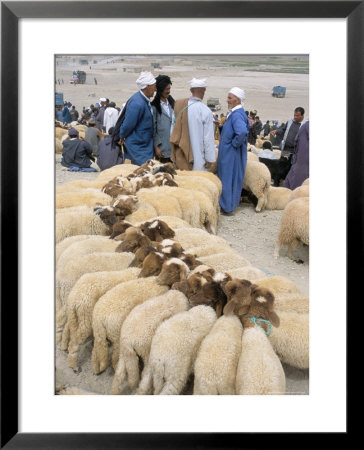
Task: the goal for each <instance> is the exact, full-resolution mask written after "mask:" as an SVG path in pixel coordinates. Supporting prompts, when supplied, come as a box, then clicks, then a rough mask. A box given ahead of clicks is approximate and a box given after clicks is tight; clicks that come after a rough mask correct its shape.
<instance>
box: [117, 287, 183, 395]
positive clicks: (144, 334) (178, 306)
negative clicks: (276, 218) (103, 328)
mask: <svg viewBox="0 0 364 450" xmlns="http://www.w3.org/2000/svg"><path fill="white" fill-rule="evenodd" d="M188 308H189V306H188V301H187V298H186V296H185V295H183V294H182V293H181V292H178V291H175V290H170V291H168V292H166V293H165V294H162V295H159V296H157V297H154V298H151V299H149V300H146V301H145V302H144V303H142V304H141V305H138V306H136V307H135V308H134V309H133V310H132V311H131V313H130V314H129V315H128V317H127V318H126V319H125V321H124V323H123V325H122V327H121V332H120V355H119V362H118V365H117V368H116V370H115V376H114V380H113V384H112V390H111V393H112V394H118V393H119V392H120V386H121V384H122V382H123V381H124V379H125V378H127V381H128V385H129V388H130V389H135V388H136V387H137V386H138V384H139V381H140V375H139V361H138V359H139V358H141V359H142V360H143V362H144V364H146V363H147V361H148V359H149V352H150V346H151V343H152V339H153V336H154V334H155V332H156V330H157V328H158V327H159V325H160V324H161V323H162V322H163V321H164V320H167V319H169V318H170V317H172V316H173V315H175V314H177V313H179V312H182V311H186V310H187V309H188Z"/></svg>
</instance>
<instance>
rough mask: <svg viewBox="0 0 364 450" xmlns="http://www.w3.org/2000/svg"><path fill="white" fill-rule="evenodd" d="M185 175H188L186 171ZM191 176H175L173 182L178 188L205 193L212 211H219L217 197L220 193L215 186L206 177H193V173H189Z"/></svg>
mask: <svg viewBox="0 0 364 450" xmlns="http://www.w3.org/2000/svg"><path fill="white" fill-rule="evenodd" d="M186 173H188V171H186ZM206 173H208V172H206ZM191 174H192V175H193V177H192V176H191V175H185V173H183V175H176V176H175V177H174V180H175V182H176V183H177V184H178V187H180V188H185V189H189V190H191V191H193V193H195V192H203V193H205V194H206V195H207V196H208V197H209V198H210V200H211V202H212V205H213V207H214V209H215V210H216V211H220V207H219V197H220V194H221V192H220V190H219V188H218V187H217V186H216V184H215V183H214V182H212V181H210V180H209V179H207V178H206V177H202V176H197V175H195V171H191ZM213 176H215V175H213Z"/></svg>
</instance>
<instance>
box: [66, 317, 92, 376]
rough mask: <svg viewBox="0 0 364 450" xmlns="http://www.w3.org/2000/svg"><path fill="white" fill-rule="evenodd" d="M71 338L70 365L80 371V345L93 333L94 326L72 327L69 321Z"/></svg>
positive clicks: (69, 348) (69, 346)
mask: <svg viewBox="0 0 364 450" xmlns="http://www.w3.org/2000/svg"><path fill="white" fill-rule="evenodd" d="M69 327H70V334H71V339H70V343H69V345H68V367H71V368H72V369H73V370H74V371H75V372H79V368H78V354H79V352H80V345H81V344H82V343H83V342H84V341H85V340H86V339H87V338H88V337H89V336H91V334H92V328H91V327H90V329H88V328H81V329H80V328H79V329H76V330H73V329H72V324H71V322H69Z"/></svg>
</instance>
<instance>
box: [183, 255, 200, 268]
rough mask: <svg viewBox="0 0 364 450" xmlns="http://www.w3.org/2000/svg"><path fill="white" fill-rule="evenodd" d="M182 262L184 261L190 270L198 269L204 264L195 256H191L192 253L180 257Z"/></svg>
mask: <svg viewBox="0 0 364 450" xmlns="http://www.w3.org/2000/svg"><path fill="white" fill-rule="evenodd" d="M180 259H182V261H184V262H185V263H186V264H187V265H188V267H189V269H190V270H194V269H196V267H198V266H200V265H201V264H202V263H201V261H199V260H198V259H196V257H195V255H191V253H186V254H184V255H182V256H181V257H180Z"/></svg>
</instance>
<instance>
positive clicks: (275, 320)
mask: <svg viewBox="0 0 364 450" xmlns="http://www.w3.org/2000/svg"><path fill="white" fill-rule="evenodd" d="M269 320H270V321H271V322H272V325H273V326H274V327H276V328H278V327H279V325H280V323H281V321H280V319H279V317H278V315H277V313H275V312H274V311H270V312H269Z"/></svg>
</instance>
